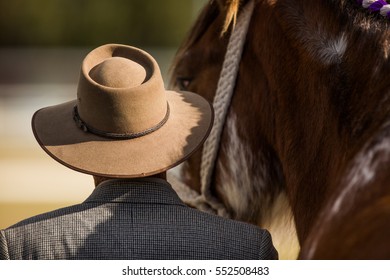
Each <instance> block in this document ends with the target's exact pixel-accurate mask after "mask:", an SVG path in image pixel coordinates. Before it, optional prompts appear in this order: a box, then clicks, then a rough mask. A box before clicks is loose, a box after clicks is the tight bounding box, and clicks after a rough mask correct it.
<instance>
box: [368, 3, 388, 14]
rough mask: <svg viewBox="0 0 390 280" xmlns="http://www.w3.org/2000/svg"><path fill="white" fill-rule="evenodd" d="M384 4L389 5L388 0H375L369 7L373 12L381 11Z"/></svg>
mask: <svg viewBox="0 0 390 280" xmlns="http://www.w3.org/2000/svg"><path fill="white" fill-rule="evenodd" d="M384 5H387V2H386V1H385V0H378V1H375V2H374V3H372V4H371V5H370V6H369V7H368V9H369V10H370V11H371V12H379V11H380V10H381V9H382V7H383V6H384Z"/></svg>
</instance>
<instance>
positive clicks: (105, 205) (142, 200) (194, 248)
mask: <svg viewBox="0 0 390 280" xmlns="http://www.w3.org/2000/svg"><path fill="white" fill-rule="evenodd" d="M276 258H277V252H276V250H275V248H274V247H273V245H272V240H271V236H270V234H269V233H268V232H267V231H266V230H262V229H260V228H258V227H256V226H253V225H249V224H246V223H242V222H237V221H233V220H228V219H224V218H221V217H218V216H215V215H211V214H207V213H203V212H201V211H198V210H196V209H192V208H190V207H188V206H186V205H185V204H184V203H183V202H182V201H181V200H180V198H179V197H178V196H177V194H176V193H175V191H174V190H173V189H172V187H171V186H170V185H169V183H167V182H166V181H165V180H162V179H155V178H153V179H150V178H147V179H136V180H109V181H105V182H103V183H102V184H100V185H99V186H98V187H96V188H95V190H94V191H93V193H92V194H91V195H90V196H89V198H88V199H87V200H86V201H84V202H83V203H81V204H78V205H73V206H70V207H66V208H62V209H58V210H55V211H52V212H49V213H45V214H42V215H38V216H35V217H32V218H29V219H26V220H24V221H21V222H19V223H17V224H15V225H13V226H11V227H9V228H7V229H5V230H2V231H0V259H46V260H47V259H183V260H185V259H276Z"/></svg>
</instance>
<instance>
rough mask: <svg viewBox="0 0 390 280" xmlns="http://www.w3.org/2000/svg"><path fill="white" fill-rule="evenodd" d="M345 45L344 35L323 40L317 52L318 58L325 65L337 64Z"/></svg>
mask: <svg viewBox="0 0 390 280" xmlns="http://www.w3.org/2000/svg"><path fill="white" fill-rule="evenodd" d="M347 45H348V42H347V38H346V36H345V34H344V33H342V34H341V35H340V36H339V37H338V38H336V39H330V40H325V41H324V42H323V44H322V46H321V47H320V48H319V50H318V57H319V59H320V60H321V61H322V63H324V64H325V65H331V64H335V63H338V62H340V61H341V59H342V58H343V56H344V53H345V50H346V49H347Z"/></svg>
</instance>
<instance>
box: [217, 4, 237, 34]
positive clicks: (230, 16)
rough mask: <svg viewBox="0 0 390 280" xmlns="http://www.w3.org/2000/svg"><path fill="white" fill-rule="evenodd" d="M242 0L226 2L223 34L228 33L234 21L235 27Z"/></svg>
mask: <svg viewBox="0 0 390 280" xmlns="http://www.w3.org/2000/svg"><path fill="white" fill-rule="evenodd" d="M240 2H241V0H228V1H227V2H226V17H225V22H224V24H223V28H222V34H224V33H226V31H227V30H228V29H229V26H230V24H231V23H232V22H233V27H234V26H235V25H236V20H237V14H238V10H239V8H240Z"/></svg>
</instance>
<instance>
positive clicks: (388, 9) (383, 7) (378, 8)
mask: <svg viewBox="0 0 390 280" xmlns="http://www.w3.org/2000/svg"><path fill="white" fill-rule="evenodd" d="M356 2H357V3H358V4H359V5H360V6H362V7H363V8H365V9H368V10H369V11H370V12H373V13H378V12H379V13H380V14H381V15H382V16H384V17H386V18H388V19H390V4H389V3H387V1H386V0H377V1H375V0H371V1H370V0H356Z"/></svg>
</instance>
